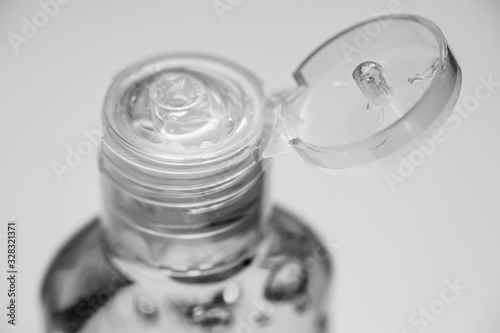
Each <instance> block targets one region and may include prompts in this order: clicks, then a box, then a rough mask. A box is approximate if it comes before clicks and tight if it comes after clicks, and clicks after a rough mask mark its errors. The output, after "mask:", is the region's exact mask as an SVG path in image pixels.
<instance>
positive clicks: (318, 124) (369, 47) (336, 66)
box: [264, 15, 461, 173]
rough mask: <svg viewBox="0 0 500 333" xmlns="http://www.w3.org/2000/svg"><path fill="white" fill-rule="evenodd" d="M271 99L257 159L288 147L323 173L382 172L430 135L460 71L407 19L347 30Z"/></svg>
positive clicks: (452, 98) (428, 25) (452, 97)
mask: <svg viewBox="0 0 500 333" xmlns="http://www.w3.org/2000/svg"><path fill="white" fill-rule="evenodd" d="M294 77H295V80H296V82H297V83H298V88H296V89H293V90H291V91H289V92H287V93H281V94H279V95H276V96H275V98H274V105H273V107H274V111H275V112H276V114H277V119H278V120H277V122H276V127H277V128H276V134H275V136H274V138H273V139H272V140H271V144H270V145H269V147H268V148H267V149H266V152H265V153H264V155H265V156H272V155H275V154H277V153H280V152H283V151H286V150H287V148H288V147H287V146H290V147H291V148H292V149H293V150H295V151H297V152H298V153H299V154H300V156H301V157H302V158H303V159H304V160H305V161H306V162H307V163H309V164H310V165H312V166H315V167H318V168H320V169H321V170H323V171H326V172H341V173H358V172H364V171H369V170H371V169H376V168H380V167H383V166H385V165H387V164H390V163H392V162H395V161H396V160H397V159H398V157H399V156H400V155H402V154H405V153H407V152H409V151H411V150H413V149H415V148H417V146H418V145H419V142H421V141H422V140H424V139H425V138H427V137H430V136H431V135H432V133H433V131H434V130H435V129H436V128H437V127H439V126H440V125H442V124H443V123H444V121H445V119H446V118H447V116H448V115H449V113H450V112H451V110H452V108H453V106H454V105H455V103H456V100H457V98H458V94H459V91H460V86H461V71H460V68H459V66H458V64H457V62H456V60H455V58H454V56H453V54H452V52H451V50H450V49H449V47H448V45H447V42H446V39H445V37H444V35H443V33H442V32H441V30H440V29H439V28H438V27H437V26H436V25H435V24H434V23H432V22H431V21H429V20H426V19H424V18H420V17H416V16H410V15H395V16H387V17H380V18H376V19H372V20H369V21H366V22H364V23H361V24H358V25H356V26H354V27H352V28H349V29H347V30H345V31H343V32H341V33H340V34H338V35H337V36H335V37H333V38H331V39H330V40H328V41H327V42H326V43H324V44H323V45H321V46H320V47H319V48H318V49H316V50H315V51H314V52H313V53H312V54H311V55H310V56H309V57H308V58H307V59H306V60H305V61H304V62H303V63H302V64H301V65H300V66H299V68H298V69H297V70H296V72H295V73H294Z"/></svg>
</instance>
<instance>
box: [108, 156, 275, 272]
mask: <svg viewBox="0 0 500 333" xmlns="http://www.w3.org/2000/svg"><path fill="white" fill-rule="evenodd" d="M111 162H112V161H111V160H110V159H107V158H106V148H105V147H103V151H102V154H101V172H102V176H101V183H102V194H103V200H104V202H103V216H102V227H103V231H104V232H103V237H104V244H105V247H106V248H107V250H108V253H109V254H110V256H111V257H112V258H114V259H116V260H117V261H119V262H120V263H122V264H123V265H133V266H137V265H139V266H142V267H146V268H151V269H154V270H161V271H162V273H166V274H168V275H172V276H190V275H191V276H193V275H197V276H199V275H204V274H210V272H212V271H214V270H215V271H216V270H218V269H220V268H222V267H225V266H228V265H229V266H231V265H232V264H233V263H237V262H238V261H240V260H244V258H246V257H248V256H251V255H252V253H253V251H255V249H256V247H257V245H258V244H259V243H260V242H261V240H262V239H263V236H264V235H265V234H266V231H267V228H268V220H269V215H270V208H271V207H270V204H269V200H268V190H267V188H268V186H267V183H268V182H267V179H266V177H267V169H268V165H267V164H268V163H267V162H264V161H263V160H260V161H257V162H256V161H255V159H254V158H252V157H251V156H249V158H247V159H242V160H240V163H238V164H237V165H233V166H231V167H226V168H225V169H222V170H220V172H215V173H213V174H212V175H210V176H205V177H202V178H197V179H193V178H185V179H179V178H178V177H177V178H176V179H171V181H168V180H165V179H162V180H159V181H158V182H155V183H154V185H155V186H145V185H144V183H142V185H141V190H140V191H137V188H138V186H137V183H134V186H131V185H130V182H131V181H132V180H131V179H130V178H124V176H123V174H121V173H120V172H117V171H116V169H115V168H113V165H112V163H111ZM151 184H153V183H150V185H151ZM158 184H161V186H158Z"/></svg>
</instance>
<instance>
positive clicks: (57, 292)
mask: <svg viewBox="0 0 500 333" xmlns="http://www.w3.org/2000/svg"><path fill="white" fill-rule="evenodd" d="M266 111H270V110H268V109H267V107H266V101H265V99H264V98H263V96H262V92H261V87H260V83H259V81H258V80H257V79H256V78H255V77H254V76H253V75H252V74H251V73H249V72H247V71H246V70H244V69H242V68H240V67H239V66H237V65H234V64H231V63H229V62H226V61H221V60H218V59H213V58H207V57H198V56H173V57H160V58H156V59H153V60H149V61H146V62H145V63H141V64H139V65H136V66H132V67H130V68H128V69H126V70H125V71H123V72H122V73H121V74H120V75H118V76H117V77H116V78H115V81H114V83H113V84H112V86H111V88H110V90H109V92H108V95H107V97H106V101H105V103H104V112H103V133H104V136H103V144H102V149H101V152H100V160H99V162H100V164H99V165H100V170H101V184H102V197H103V205H102V215H101V217H100V218H99V220H98V221H94V222H93V223H91V224H89V225H88V226H87V227H86V228H85V229H84V230H83V231H82V232H80V233H79V234H78V235H77V236H76V237H75V238H74V239H73V240H71V241H70V242H69V243H68V245H67V246H66V247H65V248H64V249H63V250H62V251H61V252H60V253H59V255H58V256H57V258H56V259H55V261H54V263H53V265H52V266H51V268H50V269H49V272H48V274H47V276H46V279H45V284H44V288H43V301H44V309H45V314H46V319H47V327H48V332H50V333H55V332H64V333H69V332H71V333H73V332H85V333H87V332H92V333H94V332H102V333H112V332H120V333H124V332H134V333H135V332H166V331H168V332H175V333H183V332H254V331H255V332H290V333H295V332H297V333H302V332H303V333H306V332H307V333H310V332H324V330H325V327H326V313H327V312H326V311H327V310H326V306H327V297H328V292H326V290H327V289H328V286H329V284H330V280H331V276H330V275H331V267H330V254H329V251H328V250H327V249H326V248H325V247H324V246H323V245H322V244H321V243H320V241H319V240H318V238H317V237H316V236H315V235H314V233H313V232H311V230H310V229H309V228H308V227H306V226H305V225H304V224H303V223H301V222H299V221H298V220H297V219H296V218H294V217H293V216H292V215H290V214H288V213H286V212H285V211H283V210H280V209H274V208H273V207H272V205H270V200H269V198H268V191H267V187H268V181H267V174H268V173H267V170H268V168H267V166H268V162H267V161H266V160H264V159H263V157H262V149H263V148H264V147H265V146H266V145H267V142H268V140H269V138H270V131H271V130H272V128H273V126H274V125H275V123H274V122H265V121H264V118H265V117H266V116H267V114H269V112H266Z"/></svg>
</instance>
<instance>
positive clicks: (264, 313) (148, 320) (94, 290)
mask: <svg viewBox="0 0 500 333" xmlns="http://www.w3.org/2000/svg"><path fill="white" fill-rule="evenodd" d="M269 222H270V223H269V229H268V230H267V232H266V235H264V237H263V238H262V239H261V241H260V242H259V244H258V245H257V246H256V248H255V249H254V250H255V251H253V252H252V254H251V255H250V256H248V257H244V258H238V259H237V260H236V262H235V263H234V265H232V266H228V267H225V268H224V269H222V270H220V271H218V272H217V273H214V274H213V275H211V276H204V277H203V278H200V277H199V276H198V277H197V276H184V277H181V276H176V277H165V276H164V275H163V274H162V273H161V272H159V271H157V272H155V270H154V269H153V270H150V271H143V270H142V269H139V270H134V269H131V268H130V267H128V266H127V268H125V269H124V268H123V267H118V266H117V265H115V264H114V260H112V259H110V256H109V254H108V253H107V250H106V249H107V246H103V239H102V233H103V232H102V226H101V224H100V221H99V220H98V219H96V220H94V221H92V222H91V223H90V224H88V225H87V226H86V227H85V228H84V229H83V230H82V231H81V232H79V233H78V234H77V235H76V236H75V237H74V238H73V239H72V240H71V241H70V242H68V244H67V245H66V246H65V248H63V249H62V250H61V251H60V253H59V255H58V256H57V257H56V259H55V260H54V262H53V264H52V266H51V268H50V270H49V272H48V273H47V276H46V280H45V283H44V288H43V303H44V304H43V305H44V306H43V309H44V311H45V318H46V323H47V332H51V333H55V332H65V333H69V332H85V333H86V332H103V333H111V332H165V331H171V332H179V333H181V332H297V333H306V332H326V326H327V317H328V313H327V311H328V310H327V306H328V304H327V302H328V291H327V290H328V286H329V285H330V280H331V262H330V254H329V251H328V249H327V248H326V247H325V246H323V245H322V244H321V243H320V242H319V241H318V239H317V237H316V236H315V235H314V233H313V232H312V231H311V230H310V229H309V228H308V227H306V225H304V224H303V223H302V222H300V221H299V220H298V219H296V218H295V217H294V216H293V215H291V214H289V213H287V212H286V211H284V210H282V209H279V208H274V209H273V211H272V213H271V217H270V221H269ZM140 271H142V273H141V272H140ZM138 272H139V273H138Z"/></svg>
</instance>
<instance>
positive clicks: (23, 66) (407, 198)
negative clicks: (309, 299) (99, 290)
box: [0, 0, 500, 333]
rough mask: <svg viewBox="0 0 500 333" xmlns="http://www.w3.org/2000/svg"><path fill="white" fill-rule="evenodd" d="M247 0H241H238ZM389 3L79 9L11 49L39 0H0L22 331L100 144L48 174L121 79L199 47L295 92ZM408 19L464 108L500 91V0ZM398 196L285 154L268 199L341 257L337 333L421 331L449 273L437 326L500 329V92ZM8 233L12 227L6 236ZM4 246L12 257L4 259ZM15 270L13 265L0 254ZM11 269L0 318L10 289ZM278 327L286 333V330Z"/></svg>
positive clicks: (33, 327)
mask: <svg viewBox="0 0 500 333" xmlns="http://www.w3.org/2000/svg"><path fill="white" fill-rule="evenodd" d="M233 2H235V3H236V2H237V1H233ZM388 4H389V1H388V0H381V1H379V0H377V1H374V0H364V1H340V0H337V1H326V0H314V1H311V0H308V1H291V0H286V1H285V0H281V1H276V0H274V1H264V0H260V1H257V0H254V1H250V0H245V1H242V2H241V4H239V5H236V6H234V10H232V11H230V12H226V13H225V14H224V20H221V19H220V17H219V16H218V14H217V11H216V10H215V8H214V6H213V3H212V1H211V0H205V1H201V0H198V1H194V0H189V1H187V0H184V1H146V0H143V1H124V0H108V1H97V0H85V1H83V0H72V1H70V2H69V3H68V4H66V5H61V6H60V10H59V12H58V13H57V14H56V15H54V17H51V18H50V19H49V22H48V24H47V25H46V26H44V27H42V28H40V29H39V31H38V33H37V34H36V36H34V37H33V38H31V39H29V40H28V42H27V43H26V44H22V45H20V46H19V49H18V52H15V50H14V48H13V47H12V45H11V43H10V42H9V39H8V37H7V36H8V34H9V33H10V32H13V33H16V34H21V28H22V25H23V22H22V19H23V17H27V18H28V19H29V20H32V17H33V15H34V14H35V13H37V12H38V11H40V10H41V8H40V5H39V4H38V2H37V1H17V0H16V1H14V0H3V1H1V2H0V50H1V52H0V89H1V91H2V93H1V94H0V96H1V97H0V112H1V113H0V114H1V119H0V128H1V130H0V152H1V153H0V154H1V164H0V168H1V169H0V170H1V173H0V174H1V176H0V180H1V183H0V189H1V190H0V221H1V224H0V225H2V226H4V225H5V224H6V222H7V221H8V220H11V219H13V220H17V221H18V223H19V238H20V250H19V251H20V253H19V256H20V281H19V286H18V287H19V289H20V296H19V298H18V302H19V306H20V309H19V317H18V323H19V325H18V326H16V327H15V328H12V327H10V326H9V327H8V326H7V325H6V323H5V322H6V317H5V314H4V313H5V312H6V310H1V311H0V318H1V324H0V331H1V332H42V321H41V316H40V314H41V308H40V302H39V291H40V284H41V281H42V276H43V273H44V270H45V269H46V267H47V265H48V264H49V262H50V259H51V258H52V256H53V255H54V254H55V252H56V251H57V250H58V248H59V247H60V246H61V245H62V243H63V242H64V241H65V240H66V239H67V238H68V237H70V235H72V234H73V233H74V232H75V231H76V230H77V229H78V228H80V227H81V226H82V225H83V224H84V223H85V222H86V221H88V220H89V219H90V218H92V217H93V216H94V215H95V214H97V213H98V210H99V205H100V198H99V191H98V180H99V175H98V170H97V150H98V149H97V148H96V147H94V149H93V153H92V154H91V155H90V156H87V157H84V158H83V161H82V163H81V164H80V165H79V166H78V167H77V168H75V169H74V171H73V172H72V173H71V174H65V175H63V181H62V182H60V181H59V180H58V178H57V177H56V175H55V173H54V171H53V169H52V166H51V164H52V163H53V162H54V161H58V162H61V163H64V159H65V157H66V146H69V147H71V148H73V149H74V148H75V147H76V146H77V144H78V143H79V142H81V141H82V140H84V136H83V134H82V131H83V130H85V129H86V130H91V129H93V128H97V127H99V124H100V120H99V119H100V109H101V103H102V100H103V98H104V94H105V92H106V89H107V87H108V85H109V83H110V80H111V77H112V75H113V74H115V73H116V72H118V71H119V70H120V69H121V68H123V67H124V66H126V65H128V64H130V63H133V62H135V61H137V60H140V59H142V58H144V57H147V56H151V55H155V54H159V53H165V52H172V51H193V52H204V53H210V54H214V55H218V56H223V57H226V58H231V59H232V60H234V61H236V62H239V63H241V64H242V65H244V66H245V67H247V68H249V69H251V70H252V71H254V72H255V73H256V74H257V75H258V76H260V77H261V78H262V80H263V81H264V82H265V83H266V87H267V91H268V92H272V91H274V90H276V89H279V88H288V87H291V86H293V85H294V81H293V79H292V75H291V74H292V72H293V71H294V70H295V68H296V67H297V66H298V64H299V63H300V62H301V61H302V60H303V59H304V58H305V57H306V56H307V55H308V54H309V52H311V51H312V50H313V49H314V48H316V47H317V46H318V45H319V44H320V43H322V42H323V41H325V40H326V39H328V38H329V37H331V36H332V35H334V34H336V33H337V32H339V31H340V30H342V29H344V28H346V27H348V26H350V25H352V24H354V23H356V22H358V21H360V20H363V19H366V18H369V17H371V12H372V11H374V10H375V11H377V10H380V9H384V8H387V7H388ZM400 7H402V8H403V11H404V12H406V13H412V14H418V15H422V16H424V17H427V18H429V19H431V20H433V21H434V22H435V23H436V24H438V25H439V26H440V27H441V29H442V30H443V31H444V33H445V35H446V36H447V39H448V41H449V43H450V45H451V47H452V49H453V51H454V53H455V54H456V56H457V58H458V60H459V62H460V65H461V66H462V70H463V74H464V75H463V79H464V82H463V87H462V93H461V97H460V99H459V103H462V102H463V101H464V99H465V98H466V97H468V96H474V93H475V88H476V87H477V86H478V85H479V83H480V82H479V81H478V77H479V76H483V77H485V78H487V77H488V76H489V75H493V79H494V80H495V81H497V82H498V81H500V45H499V43H500V39H499V36H500V19H499V17H500V2H498V1H497V0H491V1H487V0H482V1H459V0H456V1H452V0H440V1H437V0H420V1H417V0H413V1H410V0H401V4H400ZM496 89H497V90H498V91H495V92H494V93H493V94H492V95H491V97H489V98H488V99H486V100H484V101H481V103H480V105H479V107H478V108H477V110H476V111H474V112H472V113H471V116H470V117H469V118H467V119H464V121H463V123H462V124H461V125H460V126H459V127H458V128H456V129H453V128H447V130H446V135H447V140H446V141H445V142H444V143H442V144H439V145H438V147H437V149H436V152H435V153H434V154H432V155H431V156H430V157H428V158H427V159H426V161H425V162H424V163H423V164H422V165H420V166H418V167H417V168H416V170H415V171H414V173H413V174H412V175H411V176H410V177H408V178H406V181H405V182H404V183H403V184H398V185H397V186H396V190H395V191H394V192H392V191H391V190H390V188H389V186H388V185H387V182H386V181H385V179H384V174H383V173H375V174H372V175H369V176H364V177H357V178H345V177H332V176H327V175H323V174H321V173H318V172H316V171H314V170H311V169H310V168H309V167H308V166H306V165H305V163H303V162H302V161H301V160H300V158H299V157H297V156H294V155H292V154H289V155H283V156H279V157H276V158H274V168H273V175H272V185H273V195H274V198H275V199H276V201H277V202H279V203H281V204H283V205H285V206H288V207H293V210H294V211H295V212H296V213H298V214H299V215H301V216H302V217H304V218H305V219H306V220H308V221H309V222H310V223H311V224H313V225H314V226H315V228H316V229H317V230H318V231H319V232H320V233H321V235H323V237H324V238H325V239H328V238H330V240H331V241H333V242H337V243H339V244H340V247H339V248H338V249H337V251H336V253H335V265H336V275H335V278H334V280H335V281H334V282H335V292H334V294H333V306H332V315H333V320H332V323H333V327H334V328H335V331H336V332H340V333H347V332H353V333H354V332H387V333H391V332H394V333H400V332H402V331H406V332H408V333H413V332H417V327H413V326H411V325H410V323H409V321H408V318H409V316H410V315H411V314H412V313H413V312H414V311H418V309H419V307H427V306H429V302H431V301H432V300H435V299H438V298H439V297H440V294H441V290H442V289H443V288H445V283H444V280H445V279H449V280H450V281H453V280H454V279H455V278H456V279H458V281H459V282H460V284H462V285H467V290H465V291H464V292H463V293H462V294H461V295H460V296H459V297H458V298H456V300H455V301H454V302H453V303H452V304H449V305H447V307H446V309H445V311H444V313H442V314H441V315H439V316H437V318H436V319H435V320H434V322H432V323H429V326H428V328H427V330H426V331H427V332H454V333H460V332H463V333H469V332H481V333H489V332H491V333H493V332H495V333H497V332H498V331H499V330H500V260H499V258H498V257H499V255H500V242H499V239H500V227H499V222H500V209H499V207H500V200H499V199H500V190H499V188H500V176H499V170H500V156H499V154H500V149H499V145H498V143H499V139H500V131H499V126H500V113H499V111H500V110H499V105H500V88H499V87H497V88H496ZM3 229H6V227H2V230H0V234H1V233H5V231H6V230H3ZM2 251H4V250H2ZM0 258H1V264H0V267H1V268H2V270H4V267H5V260H6V256H5V255H1V256H0ZM3 275H4V273H0V277H1V281H2V282H0V287H1V290H0V304H1V306H0V309H5V308H4V305H3V304H5V303H6V300H7V297H6V283H5V282H6V281H4V280H5V279H4V278H3V277H2V276H3ZM280 333H281V332H280Z"/></svg>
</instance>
